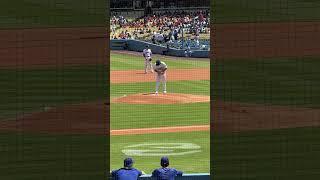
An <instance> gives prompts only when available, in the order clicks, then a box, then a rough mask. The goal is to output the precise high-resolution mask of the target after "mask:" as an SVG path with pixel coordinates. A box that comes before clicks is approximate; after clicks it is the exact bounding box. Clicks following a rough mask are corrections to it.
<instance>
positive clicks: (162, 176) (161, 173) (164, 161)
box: [152, 156, 183, 180]
mask: <svg viewBox="0 0 320 180" xmlns="http://www.w3.org/2000/svg"><path fill="white" fill-rule="evenodd" d="M160 164H161V166H162V167H161V168H158V169H155V170H154V171H153V172H152V177H154V178H156V179H157V180H174V178H175V177H176V176H182V174H183V172H182V171H178V170H176V169H174V168H169V167H168V166H169V158H168V157H165V156H164V157H162V158H161V160H160Z"/></svg>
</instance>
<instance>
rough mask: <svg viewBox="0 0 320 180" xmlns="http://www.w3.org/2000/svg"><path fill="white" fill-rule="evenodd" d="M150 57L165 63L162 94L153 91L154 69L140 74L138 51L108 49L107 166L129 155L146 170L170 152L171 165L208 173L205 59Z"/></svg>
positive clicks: (114, 165)
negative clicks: (108, 116)
mask: <svg viewBox="0 0 320 180" xmlns="http://www.w3.org/2000/svg"><path fill="white" fill-rule="evenodd" d="M153 59H154V61H155V60H156V59H161V60H162V61H164V62H165V63H166V64H167V66H168V72H167V76H168V82H167V91H168V92H167V94H165V95H164V94H162V93H160V94H159V95H158V96H155V95H154V94H153V93H154V92H155V74H152V73H149V74H144V69H143V68H144V59H143V56H142V55H141V53H135V52H126V51H111V64H110V67H111V76H110V81H111V90H110V96H111V106H110V108H111V109H110V111H111V144H110V145H111V152H110V153H111V154H110V156H111V168H112V169H116V168H118V167H121V166H122V160H123V158H124V157H126V156H132V157H133V158H134V159H135V160H136V164H135V166H136V167H137V168H139V169H141V170H143V171H144V172H145V173H148V174H150V173H151V172H152V170H153V169H155V168H157V167H158V166H159V160H160V157H161V156H163V155H168V156H169V158H170V159H171V162H172V166H173V167H176V168H178V169H181V170H183V171H184V172H186V173H200V172H202V173H208V172H209V170H210V131H209V124H210V106H209V104H210V103H209V101H210V96H209V94H210V81H209V78H210V62H209V59H192V58H190V59H186V58H177V57H169V56H160V55H154V57H153ZM160 92H161V91H160ZM194 159H197V162H194V163H191V162H192V161H194Z"/></svg>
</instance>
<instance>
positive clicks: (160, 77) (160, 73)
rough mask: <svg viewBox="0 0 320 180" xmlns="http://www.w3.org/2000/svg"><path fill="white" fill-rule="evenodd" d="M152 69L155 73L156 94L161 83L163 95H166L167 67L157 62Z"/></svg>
mask: <svg viewBox="0 0 320 180" xmlns="http://www.w3.org/2000/svg"><path fill="white" fill-rule="evenodd" d="M153 68H154V71H155V72H156V94H158V91H159V86H160V83H161V82H162V85H163V93H164V94H165V93H167V69H168V67H167V65H166V64H165V63H164V62H162V61H160V60H157V61H156V64H155V66H154V67H153Z"/></svg>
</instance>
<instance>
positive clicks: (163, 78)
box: [162, 74, 167, 93]
mask: <svg viewBox="0 0 320 180" xmlns="http://www.w3.org/2000/svg"><path fill="white" fill-rule="evenodd" d="M162 85H163V93H167V75H166V74H164V75H162Z"/></svg>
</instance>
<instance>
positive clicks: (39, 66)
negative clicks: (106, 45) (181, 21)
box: [0, 0, 320, 180]
mask: <svg viewBox="0 0 320 180" xmlns="http://www.w3.org/2000/svg"><path fill="white" fill-rule="evenodd" d="M100 3H101V4H100ZM74 7H76V8H74ZM88 7H91V8H88ZM105 7H106V5H105V2H104V1H100V0H94V1H93V0H81V1H63V0H61V1H51V0H42V1H41V2H40V1H38V0H28V1H20V0H11V1H1V2H0V9H1V11H0V14H1V16H0V17H1V21H0V28H1V31H0V32H1V33H0V39H1V41H0V48H1V52H0V53H1V62H0V66H1V69H0V74H1V75H0V79H1V80H0V96H1V103H0V164H5V166H0V175H1V178H3V179H6V180H11V179H12V180H17V179H23V180H24V179H47V180H51V179H52V180H56V179H68V180H70V179H75V180H81V179H88V177H90V179H103V178H104V177H105V168H104V167H106V164H105V162H106V161H105V159H107V158H108V155H106V153H105V152H107V151H108V149H107V146H106V144H107V143H109V142H108V140H107V139H106V136H105V134H106V133H107V132H104V129H100V128H101V126H102V125H101V124H104V123H106V122H102V121H99V122H97V121H96V120H97V119H103V118H104V117H99V115H100V114H102V113H101V112H103V111H104V110H105V106H104V105H103V102H104V100H105V99H106V98H107V97H106V96H107V94H108V86H107V85H106V84H105V82H106V78H107V77H108V75H109V74H108V73H107V72H106V71H105V69H108V67H106V66H105V65H104V63H103V61H104V59H103V58H101V59H100V55H101V57H102V55H105V54H103V53H101V54H100V55H99V58H98V59H99V60H97V56H96V54H97V51H96V50H97V49H99V47H101V46H100V45H99V43H101V42H100V41H99V39H83V38H82V39H81V38H80V37H88V36H91V37H94V36H97V34H99V32H100V31H101V28H99V27H95V28H88V26H90V25H93V26H99V25H101V24H102V23H105V17H104V15H105ZM319 7H320V5H319V1H315V0H307V1H306V0H285V1H283V0H279V1H273V0H259V1H256V0H246V1H233V0H223V1H214V2H213V3H212V15H213V16H215V24H214V26H215V27H214V28H215V29H216V31H217V33H215V34H212V35H211V38H212V41H214V44H216V45H217V46H216V47H214V48H212V49H214V50H215V53H216V55H217V56H216V57H218V59H216V60H215V61H213V63H212V67H211V70H212V73H211V80H212V83H213V84H212V85H211V86H210V87H211V90H212V97H213V99H214V101H217V102H216V103H213V106H212V111H211V112H213V114H212V116H213V117H214V118H213V125H214V126H213V127H214V128H215V131H213V134H211V136H212V141H211V148H209V145H208V143H210V141H209V134H208V131H195V132H190V128H188V127H189V126H197V128H199V129H202V128H203V129H206V126H205V125H208V118H209V114H208V112H207V111H206V110H207V108H208V107H209V104H208V103H207V102H200V103H186V104H179V102H181V98H180V100H179V102H176V103H178V104H159V105H154V104H149V105H148V106H145V105H139V104H134V105H133V104H130V105H128V104H126V103H112V104H111V110H112V114H111V118H112V119H111V126H112V127H111V129H112V130H113V132H112V133H113V134H114V135H112V136H111V141H112V143H111V148H112V149H111V152H112V154H111V160H112V162H111V166H112V168H118V167H120V166H121V165H122V164H121V161H122V158H123V157H124V153H123V152H126V153H128V152H129V153H135V154H136V155H137V152H140V154H138V156H133V157H134V158H135V159H136V166H137V167H138V168H140V169H142V170H144V171H145V172H146V173H149V172H150V171H151V169H153V168H154V167H158V165H159V162H158V161H159V158H158V156H151V157H149V158H146V157H145V156H141V151H137V150H136V151H132V147H133V148H135V149H137V148H139V147H140V148H141V147H142V148H143V149H147V148H150V147H154V146H156V148H157V147H163V144H154V143H166V144H167V146H169V147H170V149H173V148H172V147H176V149H179V148H180V149H182V150H181V151H183V150H185V147H186V145H187V147H191V148H192V150H193V151H199V150H201V151H202V152H201V153H200V152H196V153H194V154H187V155H184V156H180V155H179V156H171V160H172V165H173V166H174V167H176V168H179V169H181V170H184V171H186V172H197V173H198V172H208V170H209V167H208V166H205V164H207V163H208V162H209V149H211V150H213V151H212V152H213V153H212V154H211V156H210V158H211V161H212V162H213V163H214V166H213V171H214V172H215V173H214V174H215V177H216V178H217V179H224V180H231V179H232V180H233V179H235V180H238V179H254V180H257V179H258V180H260V179H261V180H270V179H290V180H295V179H297V180H301V179H308V180H310V179H312V180H313V179H314V180H318V179H319V176H320V174H319V172H320V171H319V168H317V167H320V165H319V162H320V159H319V156H318V154H319V151H320V145H319V138H320V130H319V128H318V127H319V124H320V123H319V119H320V118H319V109H320V108H319V107H320V97H319V87H320V84H319V82H320V78H319V73H320V72H319V71H320V70H319V68H318V67H319V57H320V54H319V52H320V51H319V47H320V46H318V44H317V43H318V42H320V38H319V34H320V33H319V29H320V28H319V26H320V25H319V24H320V23H319V22H320V13H319V12H320V10H319V9H320V8H319ZM88 11H90V12H91V13H88ZM279 17H281V18H279ZM48 27H59V28H51V29H48ZM63 27H64V28H63ZM66 27H68V28H66ZM71 27H73V28H71ZM80 27H81V28H80ZM15 28H17V29H20V30H22V31H20V30H16V31H15V30H13V29H15ZM23 28H26V29H23ZM2 29H3V30H2ZM6 29H11V30H10V31H8V30H6ZM102 29H105V27H102ZM96 30H97V31H96ZM95 32H96V33H95ZM212 32H213V31H212ZM57 39H59V40H57ZM79 49H80V50H79ZM81 49H86V51H81ZM88 51H90V53H88V54H86V52H88ZM123 57H127V56H126V55H119V54H118V53H115V54H113V55H112V65H113V67H111V68H112V71H117V72H118V73H120V75H122V74H123V71H128V70H130V69H131V70H140V68H141V65H139V64H140V59H139V60H138V59H136V60H135V61H127V59H126V58H123ZM128 59H135V56H132V55H130V56H129V57H128ZM163 60H164V61H165V62H166V63H168V65H169V68H170V69H169V70H170V73H171V72H172V73H174V72H173V71H171V69H172V70H174V69H187V70H189V71H184V72H190V71H192V72H194V71H196V70H197V69H198V70H199V69H201V70H202V71H201V72H203V69H208V62H200V61H196V62H197V63H195V61H192V60H191V61H184V62H180V61H179V63H176V62H178V61H175V60H172V61H170V60H169V59H168V60H167V59H166V58H163ZM138 61H139V63H134V62H138ZM131 62H132V63H131ZM129 63H131V64H129ZM190 69H193V70H190ZM195 69H196V70H195ZM176 72H179V71H176ZM176 72H175V73H176ZM141 76H142V75H141ZM97 77H98V78H97ZM101 77H105V78H101ZM143 77H145V76H143ZM187 77H188V78H192V77H190V75H189V74H188V75H186V76H182V77H176V78H177V79H176V80H173V81H171V80H170V77H169V82H168V91H169V92H170V93H180V94H193V95H200V96H208V95H209V89H208V88H209V80H208V79H207V80H203V79H202V80H197V79H193V80H187V79H186V78H187ZM135 78H136V79H133V78H131V76H123V77H122V76H119V79H117V81H114V80H113V81H112V82H111V83H112V85H111V96H112V99H115V98H120V97H124V95H126V97H128V96H129V95H137V94H148V93H150V92H153V91H154V81H153V78H152V77H148V78H142V77H140V76H139V74H138V77H135ZM139 78H142V79H143V80H144V81H142V80H140V82H136V81H137V79H139ZM145 79H149V80H145ZM120 80H122V81H131V82H129V83H127V82H126V83H124V82H122V83H120V82H119V81H120ZM145 81H147V82H145ZM189 87H192V88H189ZM162 102H163V101H162ZM215 105H216V106H215ZM175 107H179V108H175ZM215 110H216V112H219V113H214V112H215ZM267 111H268V112H270V113H269V114H268V113H266V112H267ZM121 112H126V113H130V114H131V115H130V116H125V115H124V113H121ZM141 112H146V115H145V114H143V113H141ZM206 112H207V113H206ZM63 114H65V115H66V114H68V115H67V116H64V115H63ZM148 116H149V117H148ZM88 117H95V118H88ZM117 117H123V118H117ZM164 117H168V118H164ZM151 125H152V126H151ZM150 127H155V128H159V127H161V128H166V131H183V132H169V133H152V134H151V133H150V134H149V133H147V134H141V132H142V131H141V128H150ZM169 127H173V128H169ZM177 127H178V128H177ZM179 127H182V128H179ZM131 128H134V129H135V130H127V129H131ZM193 129H195V128H192V130H193ZM117 130H119V131H117ZM120 130H124V131H120ZM163 130H164V129H151V130H150V129H149V130H147V131H158V132H159V131H163ZM147 131H146V129H143V132H147ZM118 134H120V135H118ZM123 134H126V135H123ZM169 143H170V144H169ZM177 143H188V144H177ZM136 145H139V146H138V147H137V146H136ZM177 147H179V148H177ZM181 147H182V148H181ZM130 148H131V149H130ZM157 149H159V148H157ZM138 150H139V149H138ZM153 150H154V149H153ZM162 150H163V149H162ZM181 151H180V150H179V151H178V152H177V153H180V154H181ZM175 152H176V151H175ZM184 152H185V151H184ZM182 153H183V152H182ZM195 162H197V163H195ZM198 162H199V163H198ZM200 162H203V163H200ZM194 164H196V165H194Z"/></svg>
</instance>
